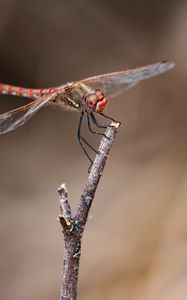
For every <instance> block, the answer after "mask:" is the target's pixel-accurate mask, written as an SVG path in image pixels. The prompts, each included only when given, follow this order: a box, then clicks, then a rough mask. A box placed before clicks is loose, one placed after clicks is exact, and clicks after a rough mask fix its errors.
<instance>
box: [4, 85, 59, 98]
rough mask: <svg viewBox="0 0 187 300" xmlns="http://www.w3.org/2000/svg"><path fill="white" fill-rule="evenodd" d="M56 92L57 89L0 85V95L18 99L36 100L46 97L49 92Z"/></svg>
mask: <svg viewBox="0 0 187 300" xmlns="http://www.w3.org/2000/svg"><path fill="white" fill-rule="evenodd" d="M56 90H58V89H57V88H48V89H31V88H23V87H18V86H13V85H8V84H2V83H0V94H4V95H14V96H20V97H26V98H31V99H38V98H39V97H42V96H44V95H48V94H50V93H51V92H54V91H56Z"/></svg>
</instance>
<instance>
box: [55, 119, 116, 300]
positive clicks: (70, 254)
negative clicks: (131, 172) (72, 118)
mask: <svg viewBox="0 0 187 300" xmlns="http://www.w3.org/2000/svg"><path fill="white" fill-rule="evenodd" d="M118 127H119V123H116V122H113V123H112V124H111V125H110V126H109V127H108V128H107V130H106V133H105V136H103V138H102V140H101V144H100V147H99V151H98V154H97V155H96V157H95V160H94V162H93V165H92V168H91V170H90V173H89V176H88V179H87V182H86V185H85V189H84V191H83V193H82V195H81V198H80V203H79V206H78V210H77V213H76V215H75V216H74V217H72V216H71V209H70V205H69V202H68V192H67V187H66V185H65V184H62V185H61V186H60V188H59V189H58V193H59V204H60V215H59V221H60V223H61V225H62V228H63V233H64V243H65V246H64V269H63V275H62V285H61V295H60V300H75V299H76V298H77V281H78V271H79V260H80V254H81V238H82V234H83V231H84V227H85V224H86V221H87V217H88V213H89V210H90V207H91V204H92V201H93V198H94V195H95V191H96V188H97V185H98V183H99V180H100V177H101V175H102V172H103V169H104V166H105V163H106V160H107V158H108V154H109V152H110V149H111V147H112V143H113V141H114V138H115V134H116V133H117V128H118Z"/></svg>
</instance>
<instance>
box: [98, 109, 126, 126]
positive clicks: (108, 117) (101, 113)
mask: <svg viewBox="0 0 187 300" xmlns="http://www.w3.org/2000/svg"><path fill="white" fill-rule="evenodd" d="M99 114H100V115H101V116H103V117H104V118H106V119H109V120H111V121H114V122H117V123H119V124H121V122H120V121H116V120H115V119H113V118H111V117H110V116H108V115H106V114H104V113H103V112H100V113H99Z"/></svg>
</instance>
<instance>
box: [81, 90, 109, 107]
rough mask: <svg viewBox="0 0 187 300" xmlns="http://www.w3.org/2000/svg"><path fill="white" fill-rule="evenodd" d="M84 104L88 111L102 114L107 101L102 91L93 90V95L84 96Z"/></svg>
mask: <svg viewBox="0 0 187 300" xmlns="http://www.w3.org/2000/svg"><path fill="white" fill-rule="evenodd" d="M85 102H86V105H87V107H88V108H89V110H90V111H95V112H102V111H103V110H104V109H105V107H106V105H107V103H108V100H107V98H106V97H105V95H104V93H103V92H102V91H100V90H95V91H94V92H93V93H90V94H88V95H86V97H85Z"/></svg>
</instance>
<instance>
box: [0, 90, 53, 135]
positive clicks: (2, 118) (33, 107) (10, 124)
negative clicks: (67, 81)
mask: <svg viewBox="0 0 187 300" xmlns="http://www.w3.org/2000/svg"><path fill="white" fill-rule="evenodd" d="M56 94H57V92H53V93H51V94H50V95H47V96H43V97H42V98H39V99H37V100H35V101H32V102H31V103H28V104H27V105H24V106H21V107H19V108H17V109H14V110H11V111H9V112H6V113H3V114H0V134H3V133H6V132H8V131H11V130H14V129H16V128H17V127H19V126H21V125H23V124H24V123H25V122H26V121H27V120H29V119H30V118H31V117H32V116H33V115H34V114H35V113H36V112H37V111H38V110H39V109H40V108H41V107H43V106H44V105H45V104H46V103H48V102H49V101H52V100H53V99H55V97H56Z"/></svg>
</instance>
